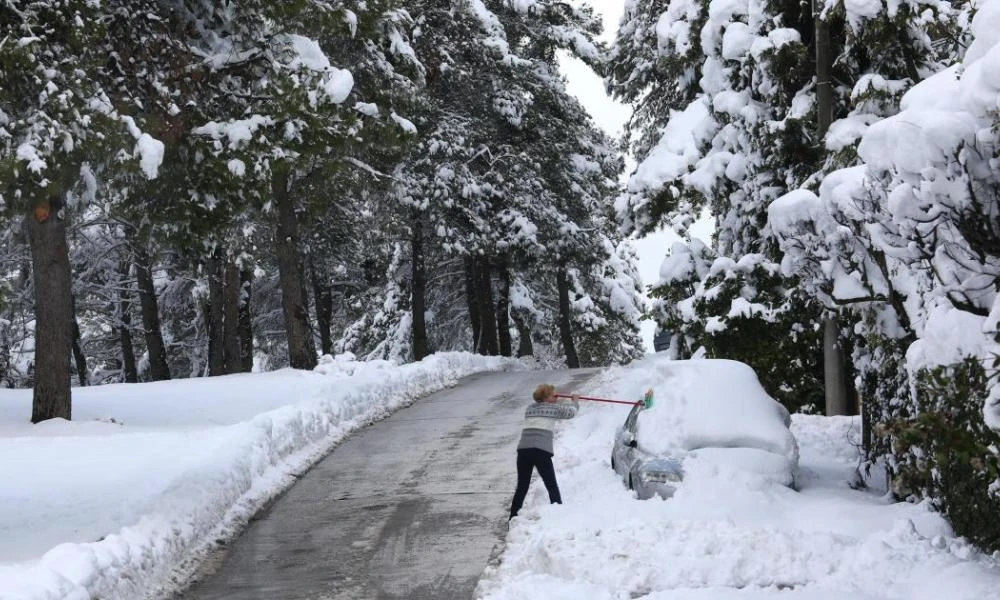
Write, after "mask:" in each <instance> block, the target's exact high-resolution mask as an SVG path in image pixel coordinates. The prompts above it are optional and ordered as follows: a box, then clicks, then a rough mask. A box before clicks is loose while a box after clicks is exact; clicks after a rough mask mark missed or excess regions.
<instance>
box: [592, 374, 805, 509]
mask: <svg viewBox="0 0 1000 600" xmlns="http://www.w3.org/2000/svg"><path fill="white" fill-rule="evenodd" d="M631 367H632V369H633V377H632V378H631V380H630V381H631V384H630V387H631V385H634V386H635V387H636V389H637V390H639V389H643V388H644V387H652V388H653V389H654V391H655V402H653V404H652V405H651V406H650V407H648V408H644V407H643V405H641V404H637V405H636V406H634V407H633V408H632V410H631V411H630V412H629V414H628V416H627V417H626V418H625V422H624V423H623V424H622V426H621V427H619V428H618V430H617V432H616V435H615V440H614V447H613V448H612V452H611V467H612V468H613V469H614V470H615V472H616V473H618V474H619V475H620V476H621V478H622V481H623V483H624V484H625V485H626V486H627V487H628V489H630V490H635V492H636V494H637V495H638V497H639V498H640V499H646V498H651V497H653V496H659V497H661V498H669V497H671V496H673V495H674V493H675V492H676V491H677V489H678V487H679V486H680V485H681V484H682V482H683V481H684V479H685V475H686V473H687V472H688V471H689V470H692V469H694V470H696V471H697V472H698V473H699V474H702V475H704V474H706V473H707V474H708V475H709V476H721V477H723V478H726V479H728V480H735V479H740V478H743V479H748V478H749V479H748V480H756V481H765V482H770V483H778V484H781V485H786V486H789V487H793V488H794V486H795V479H796V474H797V471H798V444H797V443H796V441H795V437H794V436H793V435H792V433H791V431H790V430H789V424H790V422H791V419H790V416H789V414H788V410H787V409H785V407H784V406H782V405H781V404H779V403H778V402H776V401H775V400H774V399H773V398H771V397H770V396H769V395H768V394H767V392H766V391H764V388H763V387H762V386H761V384H760V382H759V381H758V379H757V375H756V373H754V371H753V369H752V368H750V367H749V366H748V365H746V364H743V363H741V362H737V361H732V360H722V359H694V360H669V358H667V357H663V356H656V355H651V356H648V357H646V358H644V359H642V360H640V361H637V362H635V363H632V366H631Z"/></svg>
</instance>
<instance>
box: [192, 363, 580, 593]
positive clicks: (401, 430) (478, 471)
mask: <svg viewBox="0 0 1000 600" xmlns="http://www.w3.org/2000/svg"><path fill="white" fill-rule="evenodd" d="M594 373H595V372H594V371H589V370H579V371H574V372H568V371H557V372H514V373H498V374H483V375H476V376H472V377H469V378H467V379H465V380H463V381H462V382H461V383H460V384H459V385H458V386H457V387H454V388H452V389H449V390H445V391H443V392H439V393H437V394H433V395H431V396H429V397H427V398H425V399H423V400H420V401H418V402H417V403H415V404H414V405H413V406H411V407H409V408H406V409H403V410H400V411H398V412H396V413H394V414H393V415H391V416H390V417H389V418H387V419H385V420H383V421H380V422H378V423H375V424H374V425H372V426H370V427H368V428H366V429H364V430H362V431H360V432H358V433H357V434H355V435H353V436H352V437H350V438H348V439H347V440H346V441H345V442H344V443H343V444H342V445H340V446H339V447H338V448H337V449H336V450H334V452H332V453H331V454H330V455H329V456H327V457H326V458H325V459H323V460H322V461H321V462H319V463H318V464H317V465H316V466H315V467H314V468H313V469H312V470H310V471H309V472H308V473H307V474H306V475H305V476H303V478H302V479H301V480H300V481H299V482H298V483H296V484H295V485H294V486H293V487H292V488H291V489H290V490H289V491H288V492H287V493H286V494H284V495H283V496H281V497H280V498H278V499H277V500H276V501H275V502H274V503H273V504H272V505H271V506H269V507H268V508H266V509H265V510H263V511H262V512H261V513H260V514H259V515H258V516H257V517H256V518H255V519H254V520H253V521H252V522H251V523H250V525H249V526H248V528H247V530H246V532H245V533H244V534H243V535H242V536H241V537H240V538H238V539H237V540H235V541H234V542H233V543H232V544H231V545H230V547H227V548H224V549H222V550H220V552H219V553H218V554H217V555H216V556H214V557H213V558H212V559H210V560H209V561H208V562H207V564H206V565H205V566H204V568H203V569H202V572H201V575H200V581H198V582H197V583H196V584H194V585H193V586H192V587H191V588H190V589H188V590H187V591H185V592H183V593H181V594H180V595H179V596H178V598H179V599H182V600H196V599H198V600H201V599H204V600H209V599H214V598H241V599H244V600H252V599H261V600H263V599H267V600H271V599H274V598H282V599H286V600H292V599H306V598H309V599H316V600H320V599H322V600H348V599H358V600H360V599H365V600H375V599H394V598H407V599H412V600H419V599H424V598H426V599H434V600H447V599H450V598H455V599H459V598H461V599H462V600H467V599H468V598H471V597H472V595H473V592H474V590H475V587H476V582H477V580H478V579H479V577H480V574H481V573H482V571H483V568H484V567H485V566H486V564H487V561H488V560H489V559H490V557H491V555H493V554H495V553H496V552H497V551H498V549H499V547H500V543H501V540H502V537H503V534H504V532H505V529H506V515H507V510H508V508H509V503H510V497H511V495H512V493H513V491H514V483H515V482H516V477H515V472H514V459H515V456H516V455H515V447H516V444H517V439H518V436H519V435H520V425H521V418H522V414H523V408H524V407H525V406H527V404H528V402H530V401H531V392H532V390H533V389H534V387H535V386H536V385H537V384H539V383H542V382H550V383H553V384H554V385H556V386H557V388H559V389H560V391H575V390H577V389H578V388H580V387H581V386H582V385H583V384H585V382H586V381H587V380H588V379H590V378H591V377H592V376H593V375H594Z"/></svg>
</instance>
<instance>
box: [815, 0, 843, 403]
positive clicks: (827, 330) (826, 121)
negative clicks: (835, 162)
mask: <svg viewBox="0 0 1000 600" xmlns="http://www.w3.org/2000/svg"><path fill="white" fill-rule="evenodd" d="M812 10H813V24H814V26H815V40H814V43H815V45H816V137H817V139H818V141H819V143H820V144H822V143H823V140H824V138H825V137H826V132H827V130H828V129H829V128H830V122H831V121H832V120H833V87H832V84H831V81H830V69H831V66H832V60H831V55H830V25H829V23H827V22H826V20H825V19H823V15H822V11H823V5H822V3H821V2H819V0H812ZM839 337H840V327H839V326H838V324H837V315H836V313H830V314H827V315H826V316H825V317H824V318H823V380H824V384H825V391H826V414H827V415H846V414H847V413H848V406H847V382H846V380H845V372H844V371H845V369H844V352H843V350H842V349H841V347H840V340H839Z"/></svg>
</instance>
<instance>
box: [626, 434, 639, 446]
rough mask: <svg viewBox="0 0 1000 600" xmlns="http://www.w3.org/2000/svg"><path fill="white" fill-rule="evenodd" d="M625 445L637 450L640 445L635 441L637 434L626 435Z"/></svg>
mask: <svg viewBox="0 0 1000 600" xmlns="http://www.w3.org/2000/svg"><path fill="white" fill-rule="evenodd" d="M625 445H626V446H628V447H629V448H635V447H636V446H637V445H638V444H637V443H636V441H635V434H634V433H632V432H628V433H626V434H625Z"/></svg>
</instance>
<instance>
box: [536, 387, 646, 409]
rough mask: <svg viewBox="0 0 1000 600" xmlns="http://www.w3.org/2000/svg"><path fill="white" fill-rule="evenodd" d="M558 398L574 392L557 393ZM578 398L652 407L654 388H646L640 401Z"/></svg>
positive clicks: (569, 396)
mask: <svg viewBox="0 0 1000 600" xmlns="http://www.w3.org/2000/svg"><path fill="white" fill-rule="evenodd" d="M555 397H556V398H572V397H573V395H572V394H555ZM576 399H577V400H590V401H591V402H607V403H609V404H629V405H631V406H642V407H643V408H650V407H652V406H653V388H649V389H648V390H646V393H645V394H643V396H642V400H639V401H638V402H630V401H628V400H615V399H613V398H594V397H591V396H577V397H576Z"/></svg>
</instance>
